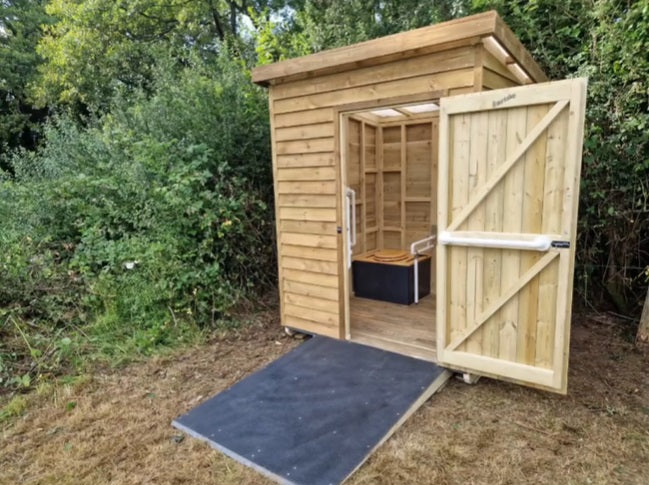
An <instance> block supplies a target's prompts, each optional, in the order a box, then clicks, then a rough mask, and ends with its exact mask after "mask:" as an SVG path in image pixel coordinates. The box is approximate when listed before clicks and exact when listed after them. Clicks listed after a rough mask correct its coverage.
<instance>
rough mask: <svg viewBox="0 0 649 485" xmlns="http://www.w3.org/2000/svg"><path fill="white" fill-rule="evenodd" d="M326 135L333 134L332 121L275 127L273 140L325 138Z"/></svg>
mask: <svg viewBox="0 0 649 485" xmlns="http://www.w3.org/2000/svg"><path fill="white" fill-rule="evenodd" d="M327 136H334V124H333V122H328V123H315V124H304V125H298V126H289V127H286V128H276V129H275V141H286V140H308V139H310V138H325V137H327Z"/></svg>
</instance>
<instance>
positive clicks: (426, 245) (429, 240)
mask: <svg viewBox="0 0 649 485" xmlns="http://www.w3.org/2000/svg"><path fill="white" fill-rule="evenodd" d="M435 239H437V237H436V236H428V237H425V238H424V239H420V240H419V241H415V242H414V243H412V244H411V245H410V254H412V255H413V256H414V257H415V267H414V273H415V274H414V279H415V281H414V283H415V288H414V293H415V303H419V253H420V252H422V251H428V250H429V249H433V248H434V247H435V244H433V242H434V241H435ZM419 246H422V247H419Z"/></svg>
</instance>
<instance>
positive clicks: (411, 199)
mask: <svg viewBox="0 0 649 485" xmlns="http://www.w3.org/2000/svg"><path fill="white" fill-rule="evenodd" d="M405 201H406V202H430V201H431V197H406V198H405Z"/></svg>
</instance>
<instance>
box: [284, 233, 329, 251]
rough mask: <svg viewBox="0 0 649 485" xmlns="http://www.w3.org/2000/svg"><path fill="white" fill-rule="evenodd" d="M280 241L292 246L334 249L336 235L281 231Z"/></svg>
mask: <svg viewBox="0 0 649 485" xmlns="http://www.w3.org/2000/svg"><path fill="white" fill-rule="evenodd" d="M280 242H281V243H282V244H290V245H292V246H306V247H312V248H329V249H336V248H337V247H338V236H337V235H334V236H325V235H319V234H299V233H292V232H283V233H282V234H281V235H280Z"/></svg>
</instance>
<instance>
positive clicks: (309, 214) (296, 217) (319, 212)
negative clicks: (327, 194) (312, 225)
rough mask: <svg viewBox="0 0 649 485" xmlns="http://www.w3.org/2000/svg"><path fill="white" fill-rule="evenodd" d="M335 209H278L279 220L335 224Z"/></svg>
mask: <svg viewBox="0 0 649 485" xmlns="http://www.w3.org/2000/svg"><path fill="white" fill-rule="evenodd" d="M337 216H338V214H337V213H336V209H331V208H322V207H316V208H311V207H280V208H279V218H280V220H283V221H286V220H292V221H321V222H336V218H337Z"/></svg>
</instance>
